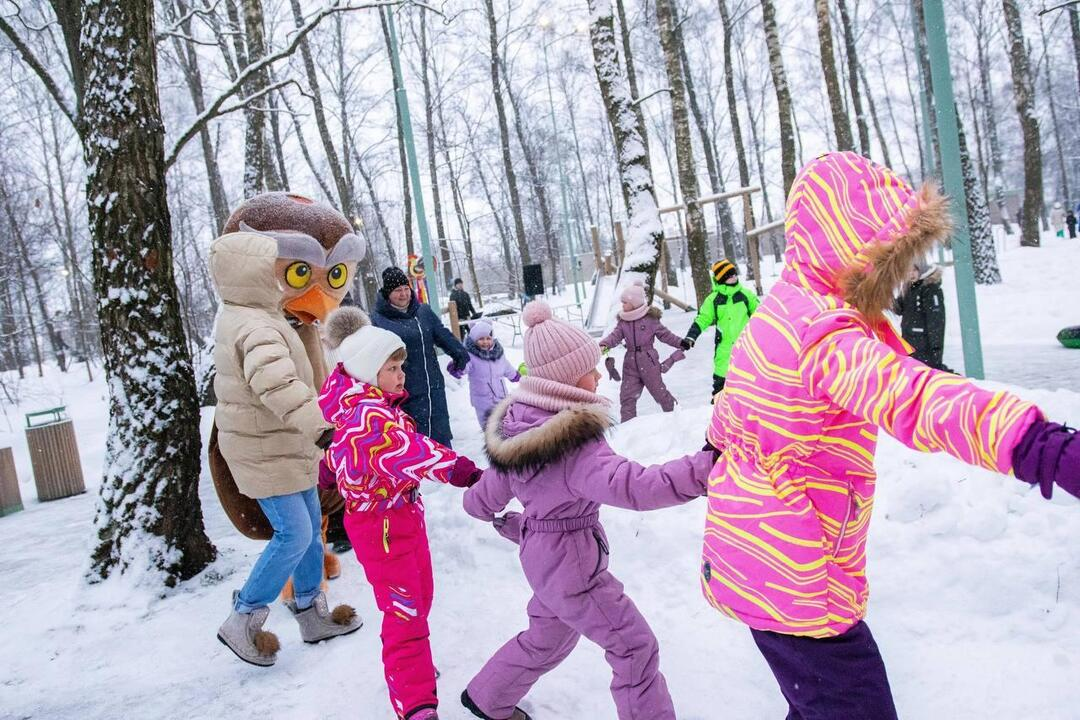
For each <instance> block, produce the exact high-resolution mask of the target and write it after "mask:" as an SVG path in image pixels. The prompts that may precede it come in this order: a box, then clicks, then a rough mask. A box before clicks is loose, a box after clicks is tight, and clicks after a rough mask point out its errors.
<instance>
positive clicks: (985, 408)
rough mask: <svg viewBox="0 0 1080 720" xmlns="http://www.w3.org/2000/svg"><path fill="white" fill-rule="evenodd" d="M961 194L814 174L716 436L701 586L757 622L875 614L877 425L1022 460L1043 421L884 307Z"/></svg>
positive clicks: (843, 158)
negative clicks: (920, 357)
mask: <svg viewBox="0 0 1080 720" xmlns="http://www.w3.org/2000/svg"><path fill="white" fill-rule="evenodd" d="M947 232H948V206H947V204H946V202H945V200H944V199H943V198H941V196H938V195H937V194H936V192H935V191H933V190H932V189H928V188H924V189H923V190H922V191H919V192H916V191H914V190H913V189H912V188H911V187H909V186H908V185H907V184H906V183H904V182H903V181H902V180H901V179H900V178H899V177H897V176H896V175H895V174H893V173H892V171H890V170H888V169H886V168H883V167H880V166H878V165H874V164H873V163H872V162H870V161H869V160H866V159H865V158H862V157H860V156H858V155H855V154H854V153H834V154H829V155H825V156H823V157H821V158H818V159H817V160H815V161H814V162H812V163H810V164H809V165H808V166H807V167H806V168H804V169H803V170H802V172H801V173H800V174H799V176H798V177H797V178H796V180H795V183H794V185H793V186H792V188H791V193H790V196H789V200H788V210H787V220H786V235H787V241H788V247H787V253H786V257H785V269H784V272H783V275H782V276H781V279H780V281H779V282H778V283H777V284H776V285H775V286H774V287H773V289H772V291H771V292H770V293H769V296H768V298H767V299H766V300H765V301H764V302H763V303H762V305H761V306H760V308H759V309H758V311H757V313H756V314H755V315H754V316H753V318H752V319H751V320H750V324H749V325H748V326H747V327H746V330H745V331H744V332H743V334H742V336H741V337H740V339H739V340H738V342H737V343H736V345H735V348H734V351H733V353H732V356H731V366H730V369H729V374H728V377H727V385H726V387H725V390H724V392H723V394H722V396H721V398H720V400H719V401H718V402H717V403H716V407H715V409H714V411H713V417H712V421H711V424H710V427H709V431H708V435H709V439H710V441H711V442H712V443H713V444H714V445H715V446H716V447H717V448H719V449H721V450H722V451H723V455H722V456H721V457H720V460H719V461H718V462H717V463H716V465H715V467H714V468H713V471H712V473H711V475H710V479H709V503H708V517H707V520H706V528H705V540H704V551H703V559H702V565H701V573H702V588H703V591H704V593H705V596H706V598H707V599H708V601H709V602H710V603H711V604H712V605H713V606H714V607H716V608H717V609H718V610H720V611H721V612H723V613H725V614H727V615H729V616H731V617H734V618H737V619H739V620H741V621H742V622H744V623H746V624H747V625H749V626H751V627H753V628H756V629H760V630H772V631H776V632H782V633H788V634H793V635H808V636H815V637H827V636H832V635H838V634H841V633H843V632H844V631H846V630H847V629H848V628H850V627H851V626H852V625H854V624H855V623H857V622H858V621H859V620H861V619H862V617H863V616H864V615H865V613H866V603H867V598H868V592H869V591H868V585H867V580H866V537H867V533H868V530H869V526H870V515H871V511H872V508H873V503H874V482H875V471H874V454H875V450H876V446H877V433H878V428H882V429H884V430H885V432H887V433H889V434H890V435H892V436H893V437H895V438H897V439H898V440H899V441H900V442H902V443H904V444H905V445H907V446H908V447H911V448H914V449H916V450H920V451H923V452H947V453H949V454H950V455H953V456H954V457H957V458H959V459H961V460H963V461H965V462H967V463H970V464H972V465H977V466H980V467H983V468H988V469H991V470H995V471H997V472H1001V473H1009V472H1011V470H1012V460H1011V453H1012V449H1013V447H1014V446H1015V445H1016V443H1017V442H1018V441H1019V439H1020V438H1021V437H1022V435H1023V432H1024V431H1025V430H1026V429H1027V427H1028V426H1029V425H1030V424H1031V423H1032V422H1033V421H1034V420H1035V419H1037V418H1039V417H1040V416H1041V414H1040V412H1039V411H1038V409H1037V408H1035V407H1034V406H1033V405H1031V404H1030V403H1027V402H1023V401H1021V400H1020V399H1019V398H1017V397H1015V396H1013V395H1011V394H1009V393H1006V392H991V391H988V390H984V389H982V388H980V387H978V386H977V385H975V384H974V383H971V382H969V381H967V380H966V379H964V378H962V377H958V376H956V375H951V374H948V373H943V372H939V371H936V370H932V369H930V368H929V367H927V366H925V365H923V364H922V363H920V362H918V361H916V360H913V359H911V358H909V357H907V355H908V348H907V347H906V345H905V344H904V342H903V341H902V340H901V339H900V337H899V336H898V335H897V334H896V332H895V330H893V328H892V327H891V326H890V325H889V324H888V322H887V321H886V320H885V319H884V318H883V316H882V315H881V310H882V308H884V307H886V304H887V303H888V302H889V301H890V300H891V298H892V291H893V290H894V289H895V288H896V287H897V285H898V282H899V280H901V279H902V277H903V274H904V273H906V272H907V270H908V269H909V268H910V267H911V264H912V261H913V259H914V258H915V257H918V256H920V255H922V254H924V253H925V252H926V250H927V249H928V248H929V246H930V245H932V244H933V242H934V241H935V240H937V239H940V238H941V237H942V236H944V235H945V234H947Z"/></svg>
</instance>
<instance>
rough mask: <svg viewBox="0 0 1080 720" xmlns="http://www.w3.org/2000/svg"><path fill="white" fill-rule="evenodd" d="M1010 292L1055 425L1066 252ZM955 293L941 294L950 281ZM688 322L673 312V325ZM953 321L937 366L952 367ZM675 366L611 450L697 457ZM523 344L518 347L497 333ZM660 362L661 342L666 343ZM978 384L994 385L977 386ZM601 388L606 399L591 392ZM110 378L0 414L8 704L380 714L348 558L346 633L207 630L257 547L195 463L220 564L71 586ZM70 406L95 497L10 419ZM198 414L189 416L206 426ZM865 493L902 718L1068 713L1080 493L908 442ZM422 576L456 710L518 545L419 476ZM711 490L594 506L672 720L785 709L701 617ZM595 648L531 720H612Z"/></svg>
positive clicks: (558, 676)
mask: <svg viewBox="0 0 1080 720" xmlns="http://www.w3.org/2000/svg"><path fill="white" fill-rule="evenodd" d="M1002 265H1003V271H1004V273H1005V279H1006V282H1005V284H1004V285H1001V286H998V287H994V288H980V289H979V302H980V310H981V312H982V314H983V339H984V343H985V344H986V350H987V363H986V364H987V370H988V374H989V376H990V377H991V378H992V380H993V381H997V382H1007V383H1009V384H1010V385H1015V386H1017V387H1016V388H1015V389H1016V391H1017V392H1020V393H1022V394H1023V395H1024V396H1025V397H1028V398H1030V399H1032V400H1035V401H1036V402H1038V403H1039V404H1040V405H1041V406H1042V407H1043V408H1044V409H1045V410H1046V411H1047V412H1048V413H1049V414H1050V415H1051V416H1052V417H1054V418H1056V419H1068V420H1071V421H1072V422H1074V423H1076V422H1080V392H1078V391H1080V351H1068V350H1064V349H1062V348H1061V347H1060V346H1058V345H1057V343H1056V341H1055V340H1054V338H1053V336H1054V334H1055V333H1056V332H1057V330H1058V329H1059V328H1060V327H1062V326H1064V325H1071V324H1077V323H1080V291H1078V289H1077V286H1076V284H1075V283H1076V281H1075V277H1074V276H1075V269H1076V268H1078V267H1080V242H1073V243H1069V242H1067V241H1058V240H1052V239H1051V240H1048V241H1047V246H1046V247H1044V248H1042V249H1038V250H1034V249H1024V250H1010V251H1009V252H1008V253H1006V254H1005V255H1004V256H1003V257H1002ZM949 293H950V294H949V295H948V298H949V300H950V304H951V300H952V298H953V295H952V294H951V288H950V290H949ZM691 317H692V316H691V315H690V314H688V313H682V312H679V311H672V312H669V313H668V314H667V315H666V316H665V322H667V323H668V324H669V326H670V327H671V328H672V329H673V330H675V331H676V332H678V333H682V332H684V331H685V330H686V328H687V327H688V325H689V323H690V321H691ZM958 330H959V328H958V323H957V321H956V318H955V316H954V315H953V316H950V325H949V334H950V345H951V347H950V349H949V355H948V356H947V360H948V361H950V362H956V363H957V364H958V363H959V347H958V342H959V341H958ZM701 346H702V347H701V348H699V349H698V350H695V351H692V352H691V353H690V354H689V357H688V358H687V360H685V361H684V362H682V363H679V364H677V365H676V366H675V368H674V369H673V370H672V372H671V373H669V375H668V376H667V379H668V382H669V384H670V387H671V389H672V391H673V393H674V394H675V395H676V397H677V398H679V400H680V405H679V406H678V407H677V409H676V411H675V413H674V414H671V415H664V414H661V413H659V408H658V407H657V406H656V405H655V404H654V403H653V402H652V401H651V400H650V399H648V398H647V397H646V398H643V400H642V401H641V403H640V405H639V411H640V412H641V413H642V416H640V417H638V418H637V419H635V420H634V421H632V422H630V423H627V424H626V425H623V426H620V427H618V428H617V429H616V430H615V431H614V433H613V437H612V443H613V445H614V446H615V447H616V449H617V450H618V451H620V452H622V453H624V454H626V455H628V456H630V457H632V458H634V459H637V460H639V461H642V462H646V463H650V462H659V461H662V460H666V459H669V458H673V457H676V456H678V455H680V454H682V453H685V452H689V451H691V450H695V449H697V448H698V447H700V445H701V438H702V434H703V432H704V427H705V424H706V420H707V418H708V414H709V407H708V395H709V389H710V388H709V377H710V360H711V359H710V357H709V353H708V352H707V348H708V347H709V346H710V343H708V342H704V341H703V342H702V343H701ZM508 354H509V355H510V358H511V360H513V361H514V362H517V361H518V360H519V359H520V357H521V343H520V340H518V342H517V346H516V347H509V348H508ZM663 354H666V351H664V353H663ZM449 384H450V391H449V402H450V406H451V412H452V415H453V425H454V432H455V435H456V437H457V441H456V444H457V447H458V449H460V450H463V451H464V452H466V453H467V454H469V455H471V456H472V457H475V458H477V459H480V458H482V453H481V452H480V437H479V431H478V428H476V427H475V420H474V416H473V414H472V411H471V409H470V408H469V406H468V390H467V388H466V387H464V386H462V385H459V384H456V383H455V381H453V380H450V381H449ZM991 384H993V383H991ZM603 392H605V393H606V394H608V395H609V396H611V397H613V398H614V397H616V396H617V393H618V388H617V386H616V385H615V384H613V383H610V382H606V381H605V383H604V385H603ZM104 393H105V389H104V384H103V383H102V382H101V381H100V379H99V380H98V381H96V382H94V383H86V382H85V374H80V373H78V372H75V373H72V374H70V375H60V374H58V373H50V374H49V377H48V378H47V379H46V382H38V381H32V382H28V383H27V384H25V385H24V386H23V388H22V403H21V406H20V407H18V408H12V407H7V408H4V414H5V417H6V418H7V422H8V423H9V425H8V426H5V424H4V423H3V422H2V421H0V446H6V445H12V446H13V447H14V448H15V451H16V460H17V465H18V469H19V474H20V478H21V479H22V485H21V488H22V494H23V500H24V503H25V504H26V508H27V509H26V510H25V511H24V512H21V513H17V514H15V515H12V516H9V517H4V518H0V547H2V548H3V551H2V552H0V579H2V582H0V606H2V607H5V608H6V613H5V618H4V622H3V623H2V627H3V629H2V630H0V688H2V700H0V718H5V719H6V718H31V717H33V718H87V719H91V718H115V717H137V718H172V717H191V718H225V717H228V718H259V719H260V720H261V719H263V718H268V717H272V718H289V719H292V718H297V719H306V718H316V717H319V718H327V719H333V718H341V719H345V718H349V719H351V720H355V719H357V718H359V719H360V720H389V719H390V718H392V717H393V715H392V713H391V711H390V709H389V703H388V702H387V699H386V695H385V685H384V682H383V679H382V669H381V665H380V662H379V639H378V625H379V616H378V613H377V611H376V609H375V607H374V603H373V600H372V597H371V593H370V589H369V588H368V586H367V585H366V583H365V581H364V580H363V574H362V571H361V569H360V567H359V566H358V565H357V563H356V562H355V560H354V559H352V558H349V557H347V558H343V559H344V560H345V562H343V570H344V573H343V576H342V577H341V578H340V579H338V580H336V581H334V582H333V583H332V584H331V591H330V594H331V599H332V600H344V601H348V602H351V603H353V604H355V605H356V607H357V608H358V610H359V612H360V613H361V615H362V616H363V617H364V618H365V620H366V621H367V625H366V627H365V628H364V629H363V630H361V631H360V632H359V633H357V634H356V635H353V636H351V637H349V638H345V639H340V640H337V641H334V642H331V643H324V644H322V645H318V646H307V645H304V644H302V643H301V642H300V639H299V636H298V634H297V632H296V630H295V629H294V627H295V626H294V625H293V621H292V619H291V618H290V617H289V615H288V613H287V611H285V610H284V608H280V607H276V608H274V610H273V612H272V613H271V617H270V621H269V623H268V626H269V628H270V629H272V630H274V631H276V632H277V633H278V634H279V636H280V637H281V639H282V642H283V648H282V651H281V653H280V655H279V661H278V664H277V665H276V666H275V667H274V668H272V669H269V670H265V669H258V668H254V667H251V666H248V665H245V664H243V663H241V662H240V661H238V660H236V659H235V658H234V657H233V655H232V654H231V653H230V652H229V651H228V650H226V649H225V648H223V647H222V646H221V645H220V644H219V643H218V642H217V640H216V639H215V637H214V633H215V630H216V628H217V626H218V624H219V623H220V622H221V620H222V619H224V617H225V615H226V614H227V612H228V607H229V595H230V593H231V591H232V589H233V588H235V587H238V586H239V585H240V584H241V583H242V582H243V579H244V576H245V573H246V572H247V571H248V569H249V568H250V566H251V564H252V563H253V561H254V558H255V557H256V555H257V554H258V552H259V550H260V549H261V547H262V546H261V544H259V543H255V542H252V541H248V540H246V539H244V538H242V537H240V536H239V535H238V533H236V531H235V530H233V528H232V527H231V526H230V525H229V523H228V521H227V520H226V518H225V517H224V515H223V513H222V512H221V510H220V508H219V506H218V504H217V500H216V498H215V496H214V493H213V489H212V487H211V486H210V484H209V480H208V478H207V477H206V476H205V473H204V482H203V486H202V488H201V494H202V497H203V503H204V505H203V506H204V510H205V513H206V520H207V530H208V532H209V534H210V536H211V538H212V539H213V541H214V543H215V544H216V545H217V547H218V549H219V551H220V559H219V560H218V561H217V562H216V563H215V564H214V565H213V566H212V567H211V568H210V569H208V570H207V571H206V572H204V573H203V574H202V575H201V576H200V577H198V578H196V579H194V580H192V581H191V582H189V583H186V584H185V586H184V587H182V588H179V589H178V590H175V591H172V592H169V593H167V594H165V595H164V596H158V595H156V594H154V593H151V592H149V591H148V590H146V589H145V588H138V587H130V586H128V585H127V584H126V583H125V582H124V581H123V580H122V579H121V580H117V581H111V582H109V583H107V584H105V585H103V586H95V587H90V586H87V585H86V584H85V583H84V582H83V580H82V572H83V570H84V569H85V567H86V565H87V556H88V553H89V544H90V523H91V518H92V514H93V507H94V502H95V495H94V491H95V490H96V487H97V484H98V482H99V477H100V470H101V458H102V453H103V449H104V429H105V411H106V410H105V408H106V405H105V396H104ZM59 403H66V404H67V405H68V407H69V409H70V411H71V414H72V416H73V418H74V420H75V423H76V427H77V429H78V431H79V443H80V448H81V451H82V454H83V458H84V467H85V471H86V476H87V484H88V487H89V488H90V490H91V492H90V493H88V494H86V495H83V496H79V497H75V498H70V499H66V500H61V501H56V502H52V503H45V504H42V503H38V502H37V501H36V499H35V493H34V490H33V483H32V480H31V474H30V468H29V463H28V461H27V458H26V449H25V441H24V439H23V436H22V431H21V427H20V424H21V422H22V420H21V418H22V415H21V413H23V412H28V411H31V410H34V409H37V408H40V407H46V406H51V405H53V404H59ZM208 420H209V413H207V414H204V418H203V430H204V432H206V431H207V430H208V424H207V423H208ZM877 466H878V470H879V473H880V482H879V491H878V505H877V508H876V512H875V523H874V527H873V530H872V531H871V534H870V549H869V557H870V562H869V574H870V579H871V584H872V600H871V610H870V615H869V618H868V620H869V623H870V624H871V626H872V627H873V629H874V632H875V634H876V636H877V638H878V641H879V644H880V645H881V647H882V651H883V654H884V656H885V661H886V664H887V667H888V669H889V674H890V677H891V680H892V683H893V688H894V692H895V695H896V700H897V704H898V707H899V710H900V714H901V716H902V717H907V718H957V719H961V718H984V717H990V716H993V717H1002V718H1039V719H1040V720H1051V719H1061V720H1065V719H1067V718H1077V717H1080V709H1078V708H1080V683H1077V682H1076V681H1075V678H1076V676H1077V673H1078V672H1080V556H1078V553H1077V551H1076V550H1075V549H1074V547H1073V543H1074V542H1077V540H1076V539H1077V538H1080V504H1078V503H1077V502H1076V501H1075V500H1073V499H1071V498H1069V497H1067V496H1063V497H1057V498H1055V499H1054V500H1053V501H1051V502H1046V501H1043V500H1042V499H1041V497H1040V496H1039V494H1038V492H1037V491H1032V490H1030V489H1029V488H1027V487H1026V486H1025V485H1022V484H1021V483H1018V482H1016V481H1015V480H1012V479H1009V478H1003V477H997V476H995V475H993V474H991V473H988V472H984V471H981V470H974V469H970V468H968V467H966V466H964V465H962V464H961V463H959V462H956V461H953V460H951V459H950V458H947V457H942V456H923V455H919V454H917V453H914V452H912V451H909V450H907V449H906V448H903V447H902V446H900V445H899V444H898V443H896V442H894V441H892V440H891V439H889V438H883V439H882V442H881V449H880V452H879V455H878V463H877ZM425 495H426V499H427V507H428V518H429V529H430V536H431V546H432V551H433V556H434V563H435V571H436V599H435V607H434V611H433V615H432V618H431V625H432V632H433V636H432V644H433V647H434V652H435V657H436V662H437V664H438V665H439V668H440V670H441V672H442V679H441V680H440V690H441V692H442V694H443V696H444V698H445V701H444V706H443V708H442V710H441V712H442V715H443V717H444V718H448V719H450V720H463V719H464V718H467V717H469V715H468V714H467V713H466V712H465V711H464V710H462V709H461V708H460V706H459V705H458V704H457V701H456V697H457V695H458V694H459V693H460V690H461V688H462V687H464V685H465V683H466V682H468V680H469V678H470V677H471V676H472V674H473V673H474V672H476V671H477V670H478V669H479V668H480V666H481V665H482V664H483V662H484V661H485V660H486V659H487V657H488V656H489V655H490V653H492V652H493V651H494V650H495V649H496V648H497V647H498V646H499V645H500V644H501V643H502V642H503V641H504V640H506V639H507V638H509V637H510V636H511V635H512V634H513V633H515V632H517V631H518V630H519V629H521V628H522V627H523V621H524V607H525V604H526V601H527V599H528V597H529V590H528V587H527V585H526V583H525V580H524V578H523V577H522V575H521V572H520V570H519V567H518V564H517V559H516V556H515V552H514V546H513V545H511V544H510V543H508V542H506V541H505V540H502V539H501V538H500V537H499V536H498V535H496V534H495V532H494V531H493V530H492V529H491V528H490V527H488V526H486V525H483V524H481V523H478V522H475V521H472V520H471V519H469V518H468V517H466V516H465V515H464V513H463V512H462V511H461V507H460V497H459V496H460V491H459V490H456V489H454V488H450V487H444V486H434V485H432V486H429V487H428V488H426V492H425ZM704 509H705V506H704V501H697V502H695V503H692V504H690V505H687V506H683V507H680V508H676V509H672V510H665V511H661V512H654V513H647V514H635V513H630V512H625V511H620V510H615V509H606V510H605V511H604V513H603V518H604V523H605V526H606V527H607V529H608V533H609V536H610V540H611V546H612V559H611V570H612V572H614V573H615V574H616V575H617V576H618V577H619V578H620V579H622V580H623V582H624V583H625V585H626V588H627V592H628V593H629V594H630V596H631V597H632V598H633V599H634V600H635V602H636V603H637V604H638V606H639V607H640V608H641V609H642V611H643V612H644V614H645V616H646V617H647V618H648V619H649V621H650V622H651V623H652V626H653V628H654V630H655V631H656V633H657V635H658V636H659V638H660V647H661V666H662V669H663V670H664V672H665V674H666V675H667V679H668V683H669V685H670V687H671V691H672V694H673V696H674V698H675V705H676V708H677V711H678V715H679V717H680V718H683V719H684V720H717V719H719V718H725V719H731V720H759V719H761V718H780V717H783V715H784V707H785V706H784V703H783V701H782V700H781V697H780V694H779V691H778V690H777V688H776V685H775V682H774V681H773V679H772V676H771V675H770V673H769V671H768V669H767V667H766V665H765V663H764V661H763V660H762V659H761V658H760V657H759V656H758V654H757V651H756V649H755V648H754V646H753V643H752V641H751V639H750V635H749V633H748V632H747V630H746V629H745V628H744V627H743V626H741V625H739V624H737V623H735V622H733V621H731V620H727V619H724V618H722V617H721V616H720V615H719V614H718V613H716V612H714V611H713V610H712V609H710V608H709V607H708V606H707V605H706V603H705V602H704V600H703V599H702V598H701V596H700V593H699V590H698V581H697V563H698V551H699V547H700V542H701V529H702V526H703V522H704V518H703V514H704ZM609 680H610V676H609V672H608V669H607V666H606V664H605V663H604V659H603V654H602V653H601V652H600V650H599V649H597V648H596V647H594V646H592V645H590V644H588V643H586V642H583V643H581V644H580V645H579V646H578V648H577V649H576V650H575V651H574V653H573V654H572V655H571V656H570V658H569V659H568V660H567V661H566V662H565V663H564V664H563V665H562V666H561V667H560V668H558V669H557V670H555V671H554V672H552V673H551V674H550V675H549V676H547V677H545V678H544V679H542V680H541V681H540V682H539V683H538V684H537V686H536V687H535V689H534V691H533V692H532V693H531V695H530V696H529V698H528V699H527V700H526V702H525V703H524V705H525V707H527V708H528V709H529V710H530V711H531V712H533V714H534V716H535V717H536V718H537V720H556V719H558V720H584V719H586V718H588V719H590V720H607V719H609V718H614V717H615V713H614V708H613V705H612V702H611V699H610V697H609V695H608V691H607V686H608V682H609Z"/></svg>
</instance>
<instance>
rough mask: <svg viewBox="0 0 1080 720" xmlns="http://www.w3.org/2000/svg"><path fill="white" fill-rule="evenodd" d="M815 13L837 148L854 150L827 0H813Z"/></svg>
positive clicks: (822, 69) (822, 68)
mask: <svg viewBox="0 0 1080 720" xmlns="http://www.w3.org/2000/svg"><path fill="white" fill-rule="evenodd" d="M814 10H815V12H816V14H817V31H818V47H819V48H820V49H821V71H822V74H823V75H824V76H825V90H826V91H827V92H828V94H829V110H830V111H831V112H832V121H833V132H834V134H835V137H836V149H837V150H854V149H855V145H854V143H853V142H852V140H851V120H849V119H848V115H847V110H845V109H844V93H843V91H842V90H841V89H840V76H839V75H838V74H837V72H836V56H835V55H834V54H833V38H832V23H831V22H830V20H829V0H814Z"/></svg>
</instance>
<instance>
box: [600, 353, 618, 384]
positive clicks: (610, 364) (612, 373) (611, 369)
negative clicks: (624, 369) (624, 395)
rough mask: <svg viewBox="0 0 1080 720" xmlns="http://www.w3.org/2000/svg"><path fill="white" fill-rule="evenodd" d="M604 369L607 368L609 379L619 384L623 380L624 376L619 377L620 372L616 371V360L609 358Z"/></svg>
mask: <svg viewBox="0 0 1080 720" xmlns="http://www.w3.org/2000/svg"><path fill="white" fill-rule="evenodd" d="M604 367H606V368H607V374H608V377H609V378H611V379H612V380H614V381H615V382H619V381H620V380H622V376H621V375H619V371H618V370H616V369H615V358H613V357H609V358H608V359H607V360H605V361H604Z"/></svg>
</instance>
